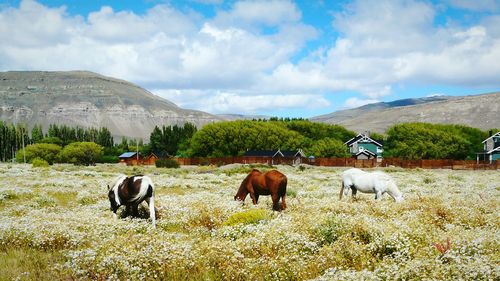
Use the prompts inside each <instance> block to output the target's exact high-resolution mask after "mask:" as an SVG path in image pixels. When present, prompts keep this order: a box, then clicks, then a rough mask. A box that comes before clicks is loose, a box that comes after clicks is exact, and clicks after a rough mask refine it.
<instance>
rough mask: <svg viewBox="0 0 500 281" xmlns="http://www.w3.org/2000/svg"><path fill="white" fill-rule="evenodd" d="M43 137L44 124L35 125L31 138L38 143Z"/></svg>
mask: <svg viewBox="0 0 500 281" xmlns="http://www.w3.org/2000/svg"><path fill="white" fill-rule="evenodd" d="M41 139H43V131H42V125H35V126H33V128H32V129H31V140H32V142H33V143H38V142H40V140H41Z"/></svg>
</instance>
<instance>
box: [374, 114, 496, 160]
mask: <svg viewBox="0 0 500 281" xmlns="http://www.w3.org/2000/svg"><path fill="white" fill-rule="evenodd" d="M485 138H486V133H485V132H482V131H481V130H479V129H475V128H471V127H467V126H462V125H440V124H427V123H403V124H398V125H395V126H392V127H391V128H389V130H388V131H387V141H386V142H385V151H384V156H385V157H400V158H403V159H466V158H472V157H474V156H475V152H477V151H480V150H482V141H483V140H484V139H485Z"/></svg>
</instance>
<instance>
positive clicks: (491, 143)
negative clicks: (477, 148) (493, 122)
mask: <svg viewBox="0 0 500 281" xmlns="http://www.w3.org/2000/svg"><path fill="white" fill-rule="evenodd" d="M483 147H484V150H483V151H482V152H479V153H476V155H477V158H476V159H477V162H479V161H489V162H490V163H491V162H493V161H497V160H499V159H500V132H498V133H496V134H493V132H491V131H490V137H489V138H487V139H485V140H484V141H483Z"/></svg>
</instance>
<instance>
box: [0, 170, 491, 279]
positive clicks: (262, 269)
mask: <svg viewBox="0 0 500 281" xmlns="http://www.w3.org/2000/svg"><path fill="white" fill-rule="evenodd" d="M259 168H261V170H269V169H270V168H269V167H259ZM276 168H277V169H278V170H280V171H282V172H283V173H284V174H286V175H287V177H288V192H287V209H286V210H284V211H283V212H273V211H272V210H271V199H270V198H269V196H263V197H261V198H260V200H259V204H258V205H257V206H253V205H252V204H251V200H250V198H247V200H246V201H245V203H244V204H241V203H239V202H236V201H234V200H233V196H234V195H235V193H236V190H237V189H238V187H239V184H240V183H241V181H242V180H243V178H244V177H245V176H246V173H247V172H249V171H250V169H251V167H249V166H238V165H230V166H223V167H214V166H199V167H198V166H196V167H194V166H191V167H189V166H187V167H182V168H181V169H159V168H155V167H126V166H121V165H97V166H91V167H81V166H73V165H54V166H50V167H48V168H33V167H31V165H22V164H6V163H3V164H0V182H1V183H2V184H1V185H0V280H16V279H17V280H61V279H65V280H71V279H77V280H139V279H146V280H310V279H312V280H499V279H500V212H499V206H500V204H499V203H500V196H499V195H500V172H499V171H454V170H422V169H411V170H408V169H401V168H384V169H380V170H383V171H385V172H386V173H388V174H390V175H391V176H392V177H393V178H394V180H395V181H396V183H397V184H398V186H399V188H400V190H401V191H402V192H403V193H404V196H405V201H404V202H403V203H399V204H398V203H395V202H394V200H392V198H390V197H389V196H387V195H385V196H384V198H383V199H382V200H380V201H378V202H377V201H375V200H374V196H373V195H371V194H359V193H358V198H357V199H356V200H354V199H352V198H350V196H349V198H344V199H343V200H342V201H339V199H338V195H339V190H340V184H341V173H342V171H343V170H345V168H326V167H310V166H302V167H291V166H277V167H276ZM119 173H125V174H129V175H131V174H145V175H148V176H150V177H151V178H152V180H153V182H154V183H155V185H156V202H155V204H156V207H157V217H158V220H157V228H156V229H153V228H152V227H151V222H150V220H148V219H137V218H136V219H131V218H122V219H119V220H114V219H113V216H112V212H111V211H110V209H109V207H110V206H109V201H108V198H107V184H111V181H112V180H113V179H114V178H115V177H116V175H117V174H119ZM142 213H143V216H146V214H147V211H146V208H143V210H142Z"/></svg>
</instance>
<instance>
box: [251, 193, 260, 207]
mask: <svg viewBox="0 0 500 281" xmlns="http://www.w3.org/2000/svg"><path fill="white" fill-rule="evenodd" d="M250 198H252V203H253V204H254V205H257V199H258V198H259V196H257V197H255V193H254V192H253V191H252V192H250Z"/></svg>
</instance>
